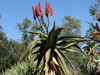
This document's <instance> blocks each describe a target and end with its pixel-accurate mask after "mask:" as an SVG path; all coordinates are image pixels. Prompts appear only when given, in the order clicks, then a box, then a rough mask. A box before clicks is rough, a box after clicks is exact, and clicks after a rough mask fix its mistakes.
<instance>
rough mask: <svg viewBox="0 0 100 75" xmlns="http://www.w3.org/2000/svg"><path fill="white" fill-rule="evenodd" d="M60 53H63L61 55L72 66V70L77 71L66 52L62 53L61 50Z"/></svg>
mask: <svg viewBox="0 0 100 75" xmlns="http://www.w3.org/2000/svg"><path fill="white" fill-rule="evenodd" d="M59 52H60V53H61V55H62V56H63V57H64V58H65V59H66V60H67V62H68V63H69V64H70V66H71V67H72V69H73V70H74V71H75V67H74V65H73V64H72V63H71V61H70V59H69V58H68V56H67V55H66V54H65V52H62V51H61V50H60V49H59Z"/></svg>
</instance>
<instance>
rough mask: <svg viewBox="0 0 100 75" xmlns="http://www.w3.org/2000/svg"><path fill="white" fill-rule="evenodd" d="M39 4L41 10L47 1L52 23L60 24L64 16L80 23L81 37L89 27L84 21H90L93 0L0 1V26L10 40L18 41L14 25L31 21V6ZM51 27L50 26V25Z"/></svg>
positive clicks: (17, 33) (18, 34)
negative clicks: (27, 20) (78, 20)
mask: <svg viewBox="0 0 100 75" xmlns="http://www.w3.org/2000/svg"><path fill="white" fill-rule="evenodd" d="M38 1H40V2H41V6H42V9H44V7H45V2H46V1H48V2H49V3H50V5H51V7H52V8H53V17H52V21H51V22H52V23H53V21H54V20H55V21H56V25H61V24H62V19H63V17H64V16H71V17H73V18H76V19H80V20H81V21H82V24H81V28H82V36H84V35H85V33H86V30H87V29H88V27H89V25H88V24H87V23H85V21H89V22H90V21H92V18H91V16H90V14H89V7H90V5H91V3H94V0H0V14H1V16H2V18H1V19H0V25H1V26H2V27H3V31H4V32H5V33H6V36H7V37H8V38H9V39H10V38H12V39H14V40H20V38H21V37H20V33H19V31H18V29H17V24H16V23H21V22H22V21H23V19H24V18H25V17H28V18H29V19H30V20H31V21H33V14H32V5H34V6H36V5H37V4H38ZM52 23H51V24H52ZM51 26H52V25H51Z"/></svg>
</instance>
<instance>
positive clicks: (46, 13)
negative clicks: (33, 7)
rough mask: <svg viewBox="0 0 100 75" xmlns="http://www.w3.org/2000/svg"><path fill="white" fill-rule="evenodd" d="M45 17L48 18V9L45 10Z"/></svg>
mask: <svg viewBox="0 0 100 75" xmlns="http://www.w3.org/2000/svg"><path fill="white" fill-rule="evenodd" d="M45 15H46V16H47V17H48V12H47V8H45Z"/></svg>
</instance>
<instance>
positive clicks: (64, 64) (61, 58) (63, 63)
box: [55, 49, 72, 75]
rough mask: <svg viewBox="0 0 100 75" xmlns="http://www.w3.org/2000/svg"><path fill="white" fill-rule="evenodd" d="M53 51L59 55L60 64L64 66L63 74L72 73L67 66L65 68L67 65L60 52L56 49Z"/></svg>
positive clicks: (68, 74)
mask: <svg viewBox="0 0 100 75" xmlns="http://www.w3.org/2000/svg"><path fill="white" fill-rule="evenodd" d="M55 52H56V53H57V55H58V56H59V59H60V61H61V63H62V65H63V67H64V70H65V71H64V73H65V75H72V74H71V73H70V72H69V70H68V68H67V65H66V62H65V60H64V57H63V56H62V55H61V54H60V52H59V51H58V50H57V49H55Z"/></svg>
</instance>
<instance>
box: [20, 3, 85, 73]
mask: <svg viewBox="0 0 100 75" xmlns="http://www.w3.org/2000/svg"><path fill="white" fill-rule="evenodd" d="M39 7H41V6H40V3H39ZM32 8H33V14H34V19H35V21H36V20H38V22H40V24H38V22H37V21H36V23H37V25H40V32H35V31H23V32H28V33H30V34H36V38H35V39H34V40H33V41H32V43H31V44H30V46H29V47H28V49H26V51H25V52H24V54H23V55H22V57H21V58H20V61H21V60H22V58H23V57H24V56H26V55H28V59H29V62H30V65H32V64H34V61H38V62H37V68H38V66H39V65H40V64H41V62H43V66H42V72H44V74H45V75H50V74H51V72H52V73H54V74H56V75H63V74H64V75H72V73H71V72H70V71H69V70H68V66H67V64H66V63H67V62H68V63H69V64H70V65H71V67H72V68H73V70H74V72H75V68H74V65H73V64H72V63H71V61H70V60H69V58H68V57H67V56H66V55H65V52H68V51H70V52H78V51H79V50H81V49H80V48H79V47H78V45H77V44H78V43H79V42H80V41H83V39H80V40H79V39H78V38H81V37H77V36H61V35H60V32H61V31H62V30H63V29H64V28H57V29H56V28H55V22H54V25H53V28H52V29H51V31H49V29H48V27H49V24H50V22H49V11H48V10H50V9H49V8H50V5H49V7H48V3H47V2H46V10H45V11H46V13H45V14H46V17H47V23H45V21H44V17H43V14H42V15H39V13H42V11H40V12H39V11H38V7H36V12H35V9H34V7H33V6H32ZM36 14H37V15H36ZM52 15H53V11H52V13H51V16H52ZM41 16H42V17H41Z"/></svg>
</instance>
